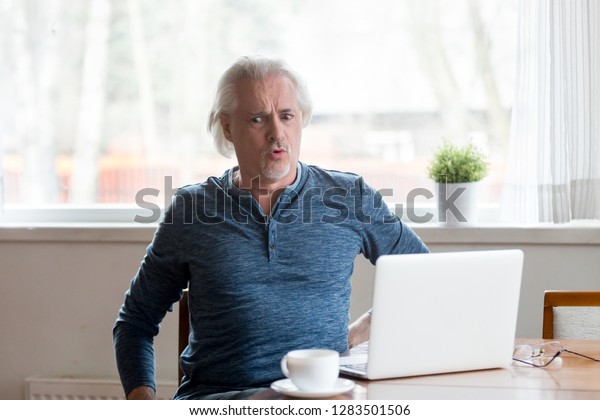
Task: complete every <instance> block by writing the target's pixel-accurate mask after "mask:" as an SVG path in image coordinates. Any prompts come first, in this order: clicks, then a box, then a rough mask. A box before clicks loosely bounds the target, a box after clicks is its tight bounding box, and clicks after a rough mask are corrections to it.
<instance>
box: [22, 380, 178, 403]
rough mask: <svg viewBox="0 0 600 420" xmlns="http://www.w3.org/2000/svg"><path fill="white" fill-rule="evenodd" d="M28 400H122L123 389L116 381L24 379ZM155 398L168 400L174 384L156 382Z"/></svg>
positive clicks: (173, 392)
mask: <svg viewBox="0 0 600 420" xmlns="http://www.w3.org/2000/svg"><path fill="white" fill-rule="evenodd" d="M25 385H26V396H25V397H26V398H27V399H28V400H122V399H124V398H125V396H124V394H123V387H122V386H121V382H119V380H118V379H97V378H76V377H43V376H32V377H29V378H27V379H25ZM156 387H157V391H156V398H158V399H161V400H170V399H172V398H173V395H174V394H175V391H176V390H177V383H176V382H174V381H173V382H168V381H165V382H158V383H157V384H156Z"/></svg>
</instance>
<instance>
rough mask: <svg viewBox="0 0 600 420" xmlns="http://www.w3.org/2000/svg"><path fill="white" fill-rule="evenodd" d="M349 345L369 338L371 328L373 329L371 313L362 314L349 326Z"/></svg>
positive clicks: (356, 344) (351, 345)
mask: <svg viewBox="0 0 600 420" xmlns="http://www.w3.org/2000/svg"><path fill="white" fill-rule="evenodd" d="M348 329H349V331H348V347H349V348H352V347H355V346H358V345H359V344H361V343H364V342H365V341H367V340H368V339H369V330H370V329H371V314H369V313H368V312H367V313H365V314H363V315H361V317H360V318H358V319H357V320H356V321H354V322H353V323H352V324H350V326H349V327H348Z"/></svg>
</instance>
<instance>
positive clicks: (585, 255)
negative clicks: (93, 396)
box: [0, 227, 600, 399]
mask: <svg viewBox="0 0 600 420" xmlns="http://www.w3.org/2000/svg"><path fill="white" fill-rule="evenodd" d="M416 230H417V232H418V233H419V234H420V235H421V237H422V238H423V239H424V240H425V241H426V242H427V243H428V245H429V246H430V247H431V249H432V251H436V252H438V251H457V250H462V249H497V248H521V249H523V250H524V251H525V268H524V277H523V289H522V298H521V306H520V312H519V322H518V332H517V335H518V336H520V337H539V336H540V334H541V313H542V301H541V299H542V295H543V291H544V290H545V289H592V288H595V289H600V235H599V234H598V232H599V231H598V230H597V229H592V230H589V229H586V230H581V231H577V232H575V234H574V233H573V232H572V231H571V230H563V231H560V230H559V231H555V230H548V231H540V230H518V231H515V230H506V229H502V230H494V229H491V230H490V229H473V230H468V231H465V230H463V229H455V230H452V231H448V230H444V229H435V228H434V229H416ZM151 238H152V229H151V228H148V227H144V228H140V227H137V228H133V227H131V228H128V229H124V228H113V227H111V228H102V227H99V228H89V227H86V228H79V229H78V228H70V229H64V228H48V227H46V228H37V229H6V228H0V339H1V342H0V398H1V399H20V398H24V395H25V387H24V380H25V378H27V377H29V376H32V375H67V376H76V377H81V376H84V377H92V376H93V377H102V378H106V377H116V376H117V370H116V367H115V363H114V356H113V348H112V331H111V330H112V326H113V323H114V320H115V318H116V315H117V311H118V308H119V306H120V305H121V302H122V300H123V293H124V292H125V291H126V290H127V288H128V286H129V281H130V279H131V277H132V276H133V274H134V273H135V271H136V270H137V267H138V264H139V262H140V260H141V258H142V256H143V254H144V251H145V247H146V245H147V243H148V242H149V241H150V240H151ZM372 276H373V269H372V267H371V266H370V264H369V263H368V262H367V261H366V260H364V259H363V258H362V257H359V258H358V259H357V264H356V269H355V276H354V285H355V286H354V292H353V297H352V299H353V303H352V305H353V309H352V313H353V315H354V316H356V314H358V313H360V312H362V311H363V310H364V309H366V308H367V307H368V306H369V305H370V296H371V286H372ZM176 321H177V317H176V313H175V314H169V315H167V317H166V319H165V321H164V322H163V325H162V328H161V334H159V336H158V338H157V340H156V354H157V378H158V379H159V380H165V381H166V380H176V378H177V322H176Z"/></svg>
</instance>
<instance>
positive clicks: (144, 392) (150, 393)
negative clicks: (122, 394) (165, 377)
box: [127, 386, 156, 400]
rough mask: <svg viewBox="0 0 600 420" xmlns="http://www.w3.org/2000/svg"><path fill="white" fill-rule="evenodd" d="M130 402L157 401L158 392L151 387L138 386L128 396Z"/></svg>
mask: <svg viewBox="0 0 600 420" xmlns="http://www.w3.org/2000/svg"><path fill="white" fill-rule="evenodd" d="M127 399H128V400H155V399H156V391H154V389H152V388H150V387H149V386H138V387H137V388H133V389H132V390H131V391H130V392H129V394H127Z"/></svg>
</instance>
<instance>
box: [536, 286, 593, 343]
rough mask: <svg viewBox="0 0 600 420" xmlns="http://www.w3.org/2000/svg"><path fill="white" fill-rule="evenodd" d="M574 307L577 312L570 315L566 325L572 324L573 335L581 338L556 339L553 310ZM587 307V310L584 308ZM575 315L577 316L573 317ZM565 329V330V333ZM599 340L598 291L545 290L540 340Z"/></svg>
mask: <svg viewBox="0 0 600 420" xmlns="http://www.w3.org/2000/svg"><path fill="white" fill-rule="evenodd" d="M559 307H574V308H578V310H577V312H573V313H572V316H571V313H570V314H569V317H568V323H569V324H573V328H570V326H571V325H569V328H568V329H569V330H572V331H573V333H572V334H573V335H578V333H580V332H581V333H582V334H583V336H570V337H566V336H559V337H557V334H556V332H557V331H556V328H555V322H556V319H555V318H556V316H555V308H559ZM584 307H588V308H584ZM575 313H577V315H575ZM566 329H567V328H565V331H566ZM592 337H595V338H596V339H599V338H600V290H546V291H545V292H544V316H543V322H542V338H544V339H554V338H573V339H577V338H592Z"/></svg>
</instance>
